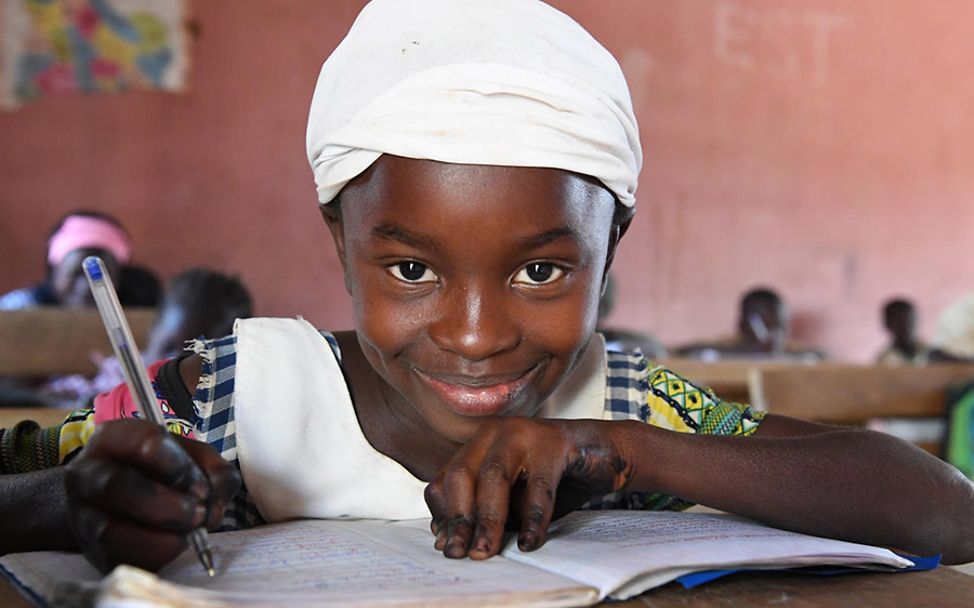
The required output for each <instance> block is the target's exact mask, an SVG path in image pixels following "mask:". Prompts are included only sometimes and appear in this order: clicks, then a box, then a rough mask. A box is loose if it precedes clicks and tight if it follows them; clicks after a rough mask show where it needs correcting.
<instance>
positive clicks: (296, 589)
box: [111, 520, 596, 606]
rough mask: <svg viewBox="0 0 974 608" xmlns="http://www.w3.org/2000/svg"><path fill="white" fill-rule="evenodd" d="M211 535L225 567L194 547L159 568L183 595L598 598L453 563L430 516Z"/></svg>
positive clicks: (517, 570)
mask: <svg viewBox="0 0 974 608" xmlns="http://www.w3.org/2000/svg"><path fill="white" fill-rule="evenodd" d="M210 541H211V546H212V548H213V554H214V559H215V561H216V568H217V571H218V573H219V574H218V575H217V576H216V577H215V578H212V579H211V578H208V577H207V576H206V574H205V573H204V572H203V570H202V568H201V567H200V564H199V562H198V561H197V558H196V555H195V554H193V553H192V552H187V553H185V554H183V555H182V556H181V557H180V558H179V559H177V560H176V561H175V562H173V563H172V564H170V565H169V566H167V567H166V568H164V569H163V570H162V571H161V572H160V573H159V576H160V577H161V578H163V579H165V580H167V581H170V582H173V583H178V584H179V585H183V586H186V587H184V589H182V591H183V596H182V600H185V601H187V602H188V601H190V600H193V599H196V600H200V601H201V602H206V601H207V600H211V601H218V602H227V603H229V604H234V605H238V604H239V605H282V604H285V605H295V606H297V605H315V606H329V605H336V606H338V605H340V606H356V605H410V604H420V603H423V602H435V603H437V604H438V605H440V604H442V605H450V604H451V603H454V602H455V603H456V605H461V606H476V605H482V604H483V605H486V604H498V603H499V604H520V605H526V606H567V605H582V604H586V603H592V602H594V600H595V595H596V594H595V591H594V589H590V588H585V587H584V586H582V585H580V584H579V583H577V582H575V581H571V580H568V579H565V578H562V577H560V576H557V575H554V574H549V573H548V572H544V571H538V570H535V569H533V568H529V567H525V566H523V565H520V564H517V563H513V562H510V561H508V560H504V559H491V560H487V561H484V562H473V561H471V560H450V559H446V558H445V557H443V555H442V554H441V553H439V552H437V551H435V550H434V549H433V536H432V534H430V532H429V524H428V522H427V521H422V522H408V523H407V522H398V523H392V522H380V521H365V520H359V521H334V520H332V521H322V520H304V521H294V522H288V523H283V524H274V525H268V526H261V527H258V528H253V529H250V530H244V531H239V532H226V533H221V534H212V535H210ZM188 587H192V588H191V589H190V588H188ZM149 594H150V596H151V589H150V593H149ZM130 599H131V598H130ZM111 605H126V604H125V603H124V602H121V603H115V604H111Z"/></svg>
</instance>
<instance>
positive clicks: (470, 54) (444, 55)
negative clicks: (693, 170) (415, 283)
mask: <svg viewBox="0 0 974 608" xmlns="http://www.w3.org/2000/svg"><path fill="white" fill-rule="evenodd" d="M307 149H308V160H309V161H310V162H311V168H312V170H313V171H314V175H315V183H316V184H317V187H318V200H319V201H320V202H321V203H322V204H327V203H329V202H331V201H332V200H333V199H334V198H335V196H336V195H337V194H338V193H339V191H340V190H341V189H342V188H343V187H344V186H345V184H347V183H348V182H349V180H351V179H352V178H354V177H355V176H357V175H359V174H360V173H362V172H363V171H365V170H366V169H367V168H368V167H369V166H370V165H371V164H372V163H373V162H375V160H376V159H377V158H378V157H379V156H380V155H381V154H393V155H396V156H404V157H408V158H422V159H430V160H437V161H442V162H449V163H461V164H477V165H502V166H516V167H550V168H556V169H564V170H567V171H574V172H577V173H580V174H583V175H589V176H592V177H595V178H596V179H598V180H600V181H601V182H602V183H603V184H604V185H605V186H606V187H607V188H608V189H609V190H611V191H612V192H613V193H614V194H615V196H616V198H617V199H618V200H619V202H620V203H622V204H623V205H626V206H630V207H631V206H632V205H633V204H634V203H635V198H634V194H635V192H636V180H637V177H638V175H639V169H640V167H641V165H642V152H641V150H640V146H639V131H638V127H637V125H636V118H635V116H634V115H633V111H632V102H631V100H630V98H629V89H628V87H627V86H626V81H625V78H624V77H623V75H622V70H620V68H619V64H618V63H617V62H616V61H615V59H614V58H613V57H612V55H610V54H609V52H608V51H606V50H605V48H603V47H602V46H601V45H600V44H599V43H598V42H597V41H596V40H595V39H594V38H592V36H590V35H589V34H588V32H586V31H585V30H584V29H582V27H581V26H580V25H578V24H577V23H576V22H575V21H573V20H572V19H571V18H570V17H568V16H567V15H565V14H563V13H561V12H559V11H557V10H555V9H554V8H552V7H550V6H548V5H547V4H544V3H543V2H540V1H538V0H372V2H370V3H369V4H368V5H367V6H366V7H365V8H364V9H363V10H362V12H361V14H360V15H359V16H358V18H357V19H356V20H355V23H354V24H353V25H352V28H351V30H349V32H348V35H347V36H346V37H345V39H344V40H343V41H342V42H341V44H339V45H338V48H336V49H335V52H334V53H332V54H331V56H330V57H329V58H328V59H327V61H325V64H324V66H322V68H321V75H320V76H319V77H318V85H317V87H316V88H315V93H314V99H313V100H312V102H311V112H310V116H309V118H308V134H307Z"/></svg>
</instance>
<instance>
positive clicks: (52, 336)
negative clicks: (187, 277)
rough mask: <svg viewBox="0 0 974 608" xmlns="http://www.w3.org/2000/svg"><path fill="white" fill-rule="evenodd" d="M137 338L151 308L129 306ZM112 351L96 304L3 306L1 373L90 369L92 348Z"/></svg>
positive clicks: (145, 329)
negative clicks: (87, 306)
mask: <svg viewBox="0 0 974 608" xmlns="http://www.w3.org/2000/svg"><path fill="white" fill-rule="evenodd" d="M125 315H126V317H128V321H129V324H130V325H131V327H132V334H133V336H134V337H135V343H136V344H145V343H146V337H147V336H148V334H149V328H150V327H151V325H152V323H153V321H154V320H155V316H156V311H155V309H153V308H135V309H126V311H125ZM92 351H96V352H99V353H102V354H105V355H110V354H111V353H112V346H111V343H109V341H108V335H107V334H106V333H105V326H104V325H103V324H102V320H101V317H100V316H99V315H98V311H97V310H95V309H93V308H92V309H86V310H65V309H61V308H36V309H31V310H4V311H0V376H12V377H20V378H44V377H47V376H51V375H59V374H92V373H94V372H95V371H97V370H96V368H95V365H94V364H93V363H92V362H91V352H92Z"/></svg>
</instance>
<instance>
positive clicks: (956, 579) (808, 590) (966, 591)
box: [0, 567, 974, 608]
mask: <svg viewBox="0 0 974 608" xmlns="http://www.w3.org/2000/svg"><path fill="white" fill-rule="evenodd" d="M758 605H761V606H769V605H774V606H795V607H800V608H812V607H815V608H818V607H822V606H825V607H830V606H855V607H860V606H861V607H863V608H887V607H888V606H937V608H954V607H956V608H970V607H971V606H972V605H974V576H968V575H966V574H963V573H961V572H957V571H956V570H953V569H951V568H945V567H941V568H937V569H936V570H931V571H928V572H907V573H903V574H872V573H871V574H846V575H841V576H829V577H819V576H812V575H807V574H806V575H802V574H781V573H747V574H735V575H733V576H730V577H727V578H725V579H721V580H717V581H713V582H711V583H707V584H706V585H703V586H702V587H698V588H697V589H690V590H686V589H683V588H682V587H679V586H678V585H674V584H670V585H666V586H664V587H661V588H659V589H655V590H653V591H649V592H647V593H645V594H643V595H641V596H639V597H637V598H634V599H631V600H628V601H625V602H620V603H613V604H606V606H610V607H611V608H636V607H646V606H649V607H652V608H669V607H676V606H693V607H694V608H718V607H720V608H727V607H728V606H758ZM0 606H3V607H5V608H29V607H30V606H31V604H30V602H28V601H27V599H25V598H24V597H23V596H22V595H20V593H19V592H18V591H17V589H16V588H14V587H13V585H11V584H10V581H8V580H7V579H5V578H2V577H0Z"/></svg>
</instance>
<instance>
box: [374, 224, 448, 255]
mask: <svg viewBox="0 0 974 608" xmlns="http://www.w3.org/2000/svg"><path fill="white" fill-rule="evenodd" d="M369 234H370V236H371V237H372V238H373V239H382V240H385V241H397V242H399V243H403V244H405V245H409V246H410V247H416V248H417V249H436V241H435V240H434V239H433V238H432V237H430V236H428V235H425V234H423V233H421V232H413V231H410V230H406V229H405V228H403V227H401V226H397V225H395V224H390V223H387V222H382V223H380V224H378V225H376V226H375V227H373V228H372V230H370V231H369Z"/></svg>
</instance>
